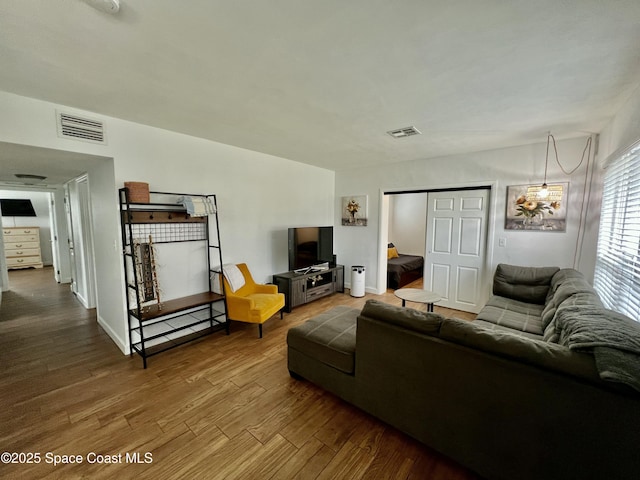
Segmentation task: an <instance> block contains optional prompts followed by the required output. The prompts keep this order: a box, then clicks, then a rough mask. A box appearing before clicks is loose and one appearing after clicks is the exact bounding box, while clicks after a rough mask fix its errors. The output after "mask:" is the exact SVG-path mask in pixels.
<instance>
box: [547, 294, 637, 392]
mask: <svg viewBox="0 0 640 480" xmlns="http://www.w3.org/2000/svg"><path fill="white" fill-rule="evenodd" d="M556 330H557V332H558V334H559V336H560V339H559V342H558V343H560V344H561V345H565V346H567V347H569V348H570V349H571V350H589V351H592V352H593V354H594V357H595V360H596V366H597V368H598V373H599V375H600V378H602V379H603V380H609V381H614V382H621V383H624V384H626V385H629V386H630V387H632V388H634V389H635V390H638V391H640V323H639V322H636V321H634V320H632V319H630V318H629V317H627V316H625V315H622V314H620V313H617V312H614V311H612V310H607V309H604V308H598V307H596V306H594V307H587V308H585V306H574V305H572V306H567V307H564V308H561V309H559V310H558V313H557V315H556Z"/></svg>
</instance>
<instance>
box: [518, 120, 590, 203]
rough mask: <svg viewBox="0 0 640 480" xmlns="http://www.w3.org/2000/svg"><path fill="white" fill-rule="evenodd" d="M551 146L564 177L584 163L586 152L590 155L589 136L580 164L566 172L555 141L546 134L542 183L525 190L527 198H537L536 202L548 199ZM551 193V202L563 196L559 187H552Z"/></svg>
mask: <svg viewBox="0 0 640 480" xmlns="http://www.w3.org/2000/svg"><path fill="white" fill-rule="evenodd" d="M551 144H553V151H554V153H555V156H556V163H557V164H558V166H559V167H560V170H562V173H564V174H565V175H572V174H573V173H574V172H575V171H576V170H578V168H580V166H581V165H582V163H583V162H584V157H585V154H587V151H588V152H589V155H591V136H589V137H588V138H587V143H586V145H585V147H584V150H583V151H582V158H581V159H580V163H579V164H578V165H577V166H576V167H575V168H574V169H573V170H571V171H566V170H565V169H564V168H563V166H562V164H561V163H560V159H559V158H558V148H557V147H556V139H555V137H554V136H553V135H552V134H551V132H548V133H547V152H546V155H545V158H544V180H543V181H542V185H540V186H533V185H532V186H530V187H529V188H528V189H527V196H530V197H534V198H537V199H538V200H548V199H549V191H550V189H549V185H547V170H548V168H549V146H550V145H551ZM552 193H553V194H552V197H553V200H558V198H557V197H559V198H562V195H563V192H562V187H560V186H559V185H558V186H554V187H553V192H552Z"/></svg>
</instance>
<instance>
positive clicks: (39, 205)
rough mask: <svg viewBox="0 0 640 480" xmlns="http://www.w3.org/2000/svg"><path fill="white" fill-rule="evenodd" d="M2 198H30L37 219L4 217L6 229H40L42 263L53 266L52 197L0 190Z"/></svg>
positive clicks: (43, 193)
mask: <svg viewBox="0 0 640 480" xmlns="http://www.w3.org/2000/svg"><path fill="white" fill-rule="evenodd" d="M0 198H28V199H29V200H31V203H32V204H33V209H34V210H35V211H36V216H35V217H2V226H4V227H40V252H41V254H42V263H44V264H45V265H52V264H53V255H52V253H51V226H50V221H49V202H50V199H51V196H50V194H49V193H48V192H31V191H29V192H27V191H24V192H22V191H15V190H0Z"/></svg>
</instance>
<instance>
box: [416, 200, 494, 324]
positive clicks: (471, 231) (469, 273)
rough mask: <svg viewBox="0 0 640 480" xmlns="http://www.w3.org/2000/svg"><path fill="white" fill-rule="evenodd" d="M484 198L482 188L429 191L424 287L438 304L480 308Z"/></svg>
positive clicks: (484, 231)
mask: <svg viewBox="0 0 640 480" xmlns="http://www.w3.org/2000/svg"><path fill="white" fill-rule="evenodd" d="M488 199H489V190H484V189H483V190H456V191H446V192H429V195H428V200H427V202H428V208H427V245H426V255H425V275H424V286H425V289H427V290H431V291H433V292H436V293H438V294H440V295H441V296H442V300H441V301H440V302H438V305H440V306H443V307H449V308H455V309H457V310H463V311H466V312H474V313H477V312H479V311H480V308H482V302H481V294H482V292H481V287H482V285H481V283H482V280H483V278H484V266H485V254H486V241H487V214H488Z"/></svg>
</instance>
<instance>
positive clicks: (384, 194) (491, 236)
mask: <svg viewBox="0 0 640 480" xmlns="http://www.w3.org/2000/svg"><path fill="white" fill-rule="evenodd" d="M497 186H498V182H497V181H495V180H494V181H490V182H489V181H488V182H469V183H464V184H446V185H437V186H436V185H432V186H428V185H427V186H423V187H411V188H401V187H394V188H381V189H380V191H379V202H380V203H379V205H380V218H379V225H380V228H379V230H378V278H377V282H378V292H377V293H378V295H382V294H384V293H385V292H386V291H387V244H388V243H389V238H388V227H389V201H388V196H389V195H398V194H402V193H408V194H412V193H422V192H426V193H429V192H443V191H455V190H478V189H481V188H487V189H488V190H489V211H488V212H487V213H488V215H487V222H488V223H487V244H486V246H485V250H486V253H485V265H484V266H485V269H484V270H485V271H484V279H483V285H485V288H484V289H483V291H484V292H483V293H484V295H485V297H486V299H489V296H490V294H491V278H492V275H493V274H492V270H493V269H492V268H491V266H492V265H493V253H494V252H493V250H494V249H493V245H494V242H495V237H496V221H495V220H496V207H497V201H498V195H496V194H495V193H496V192H497ZM424 221H425V222H426V221H427V220H426V218H425V219H424ZM425 246H426V238H425ZM425 251H426V249H425Z"/></svg>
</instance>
